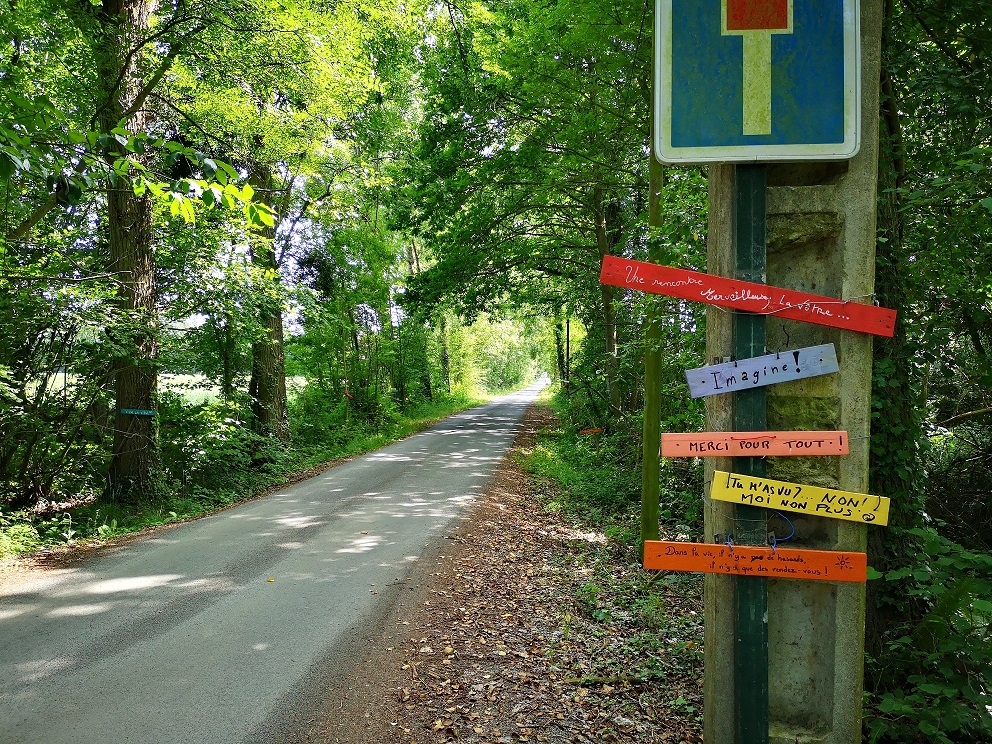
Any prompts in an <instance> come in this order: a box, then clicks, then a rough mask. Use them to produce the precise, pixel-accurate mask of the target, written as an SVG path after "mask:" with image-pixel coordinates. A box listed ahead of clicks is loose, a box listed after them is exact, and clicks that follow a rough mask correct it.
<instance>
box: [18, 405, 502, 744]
mask: <svg viewBox="0 0 992 744" xmlns="http://www.w3.org/2000/svg"><path fill="white" fill-rule="evenodd" d="M507 410H513V408H512V407H507V408H501V407H500V406H499V405H492V404H491V405H489V406H485V407H483V408H481V409H475V410H474V411H469V412H465V413H463V414H460V415H457V416H454V417H452V418H449V419H447V420H446V421H444V422H442V423H441V424H440V425H439V426H436V427H434V428H433V429H429V430H427V431H425V432H421V433H419V434H415V435H413V436H412V437H408V438H407V439H406V440H403V441H402V442H399V443H397V444H394V445H391V446H390V447H386V448H384V449H382V450H380V451H378V452H374V453H371V454H370V455H367V456H365V457H361V458H356V459H354V460H351V461H349V462H347V463H344V464H342V465H339V466H337V467H335V468H332V469H330V470H328V471H326V472H324V473H321V474H320V475H318V476H316V477H315V478H312V479H310V480H308V481H304V482H301V483H298V484H294V485H290V486H285V487H283V488H281V489H279V490H278V491H277V492H275V493H272V494H270V495H268V496H266V497H263V498H259V499H255V500H253V501H250V502H247V503H245V504H242V505H240V506H236V507H233V508H230V509H226V510H223V511H220V512H218V513H216V514H214V515H213V516H211V517H208V518H205V519H202V520H197V521H195V522H189V523H185V524H181V525H177V526H174V527H172V528H169V529H166V530H163V531H161V532H158V533H157V534H155V535H152V536H150V537H149V538H147V539H143V540H135V541H133V542H131V543H128V544H126V545H121V546H119V547H117V548H115V549H113V550H112V551H109V552H108V553H107V554H106V555H101V556H97V557H95V558H93V559H90V560H87V561H85V562H83V563H80V564H76V567H71V568H68V569H65V570H59V571H53V572H50V573H44V574H39V579H38V580H36V581H30V582H27V583H23V584H20V585H18V586H15V587H9V588H8V589H7V590H6V591H5V589H4V587H2V586H0V732H6V731H7V730H8V728H7V727H9V725H10V723H11V722H14V723H16V722H17V721H18V720H19V718H20V717H22V716H26V715H27V713H25V712H24V711H29V710H32V709H36V708H37V709H41V708H44V707H50V706H48V702H49V701H58V706H60V707H61V709H64V710H67V711H87V713H86V714H87V715H92V716H95V717H99V720H100V721H107V722H110V723H108V724H107V725H111V724H112V723H113V722H114V721H117V718H116V717H115V715H116V713H115V711H120V710H125V709H127V710H136V709H137V707H133V706H132V705H131V702H130V701H132V700H133V699H134V697H135V696H137V698H138V699H139V700H141V701H142V702H141V706H143V707H141V710H142V715H144V716H152V717H154V716H157V715H160V713H161V711H162V710H163V706H162V701H163V700H169V701H170V703H169V704H170V705H171V706H173V707H175V708H176V709H177V710H184V711H194V714H195V711H198V710H199V707H198V706H200V705H201V703H202V701H203V700H204V699H205V697H209V696H210V695H211V694H213V692H215V691H216V690H218V689H232V690H234V689H237V690H246V689H247V690H254V689H256V687H257V689H259V690H267V689H269V688H270V687H272V685H273V680H275V679H279V680H281V682H279V684H281V685H283V688H282V689H288V688H289V687H290V686H292V685H293V684H296V682H297V681H298V680H299V679H300V678H301V677H302V676H303V675H305V674H306V673H307V670H308V669H309V668H310V667H311V665H313V664H314V663H316V659H317V658H318V657H319V656H321V655H323V654H326V653H328V649H330V648H332V647H333V646H334V645H335V644H341V643H342V640H341V639H342V638H347V637H353V636H354V634H355V633H356V632H357V631H356V627H361V626H362V624H363V623H369V622H370V619H369V618H372V617H375V616H376V614H375V613H377V612H382V611H383V610H382V609H381V608H382V607H388V606H390V603H393V602H396V601H398V600H397V597H398V596H399V595H400V592H402V591H404V590H405V589H406V588H407V587H409V586H411V585H410V583H408V582H410V580H411V578H410V577H412V576H416V575H418V574H417V573H415V570H414V567H415V566H416V565H417V564H418V562H421V561H422V560H423V559H422V557H421V554H422V551H424V550H425V549H431V546H432V545H433V546H436V545H437V543H439V542H440V540H441V536H442V535H443V534H446V530H450V529H451V525H452V523H453V521H456V520H457V519H458V518H459V517H464V516H465V515H467V514H468V513H469V511H468V510H469V508H470V507H471V505H472V503H473V502H474V501H475V499H476V498H477V497H478V496H479V495H480V494H481V493H482V491H483V489H484V488H485V485H486V483H487V481H488V479H489V478H491V477H492V473H493V471H494V469H495V466H496V465H497V463H498V462H499V460H500V458H501V457H502V455H503V451H504V448H505V446H506V445H507V444H509V442H510V441H511V440H512V438H513V436H514V434H515V427H516V421H517V420H518V416H517V415H504V414H503V413H502V412H503V411H507ZM517 410H518V411H519V410H522V409H519V408H518V409H517ZM430 554H431V553H430V552H428V553H426V555H430ZM417 570H418V571H423V570H427V569H426V568H420V569H417ZM110 679H113V681H112V682H110V681H107V680H110ZM97 688H99V691H98V692H94V690H95V689H97ZM266 694H268V693H266ZM280 694H281V693H280ZM236 695H240V696H241V698H239V699H242V698H243V699H245V700H254V697H253V695H254V693H245V692H238V693H236ZM139 707H140V706H139ZM231 709H232V710H234V707H233V706H232V708H231ZM268 709H269V708H268V707H267V704H263V705H260V706H257V707H254V706H253V707H248V708H243V707H238V708H237V712H236V713H231V716H232V717H236V718H237V720H238V725H240V724H241V723H242V722H245V721H257V720H258V719H259V716H264V715H266V713H265V711H266V710H268ZM5 711H6V712H5ZM163 715H165V714H163ZM57 720H58V722H59V726H61V727H62V728H60V729H59V731H60V732H62V731H63V730H64V731H65V732H66V733H65V735H64V736H62V735H61V734H60V736H59V737H57V738H56V739H55V740H56V741H58V742H59V744H71V742H72V741H74V740H73V738H72V736H73V734H72V732H73V731H74V728H73V727H74V726H75V723H76V722H75V721H73V720H70V717H69V716H68V715H63V716H62V717H61V718H58V719H57ZM204 720H206V719H204ZM45 723H47V722H42V723H41V725H44V724H45ZM203 725H204V726H207V725H212V724H210V722H207V723H204V724H203ZM253 725H254V724H253ZM114 730H115V731H117V729H114ZM246 730H247V729H246ZM49 733H50V731H49V730H48V729H46V730H45V736H46V737H47V736H48V734H49ZM4 736H5V733H0V740H4V741H5V739H4ZM125 738H126V737H125ZM43 740H44V742H45V744H49V739H47V738H44V737H43ZM111 740H125V739H122V738H120V737H118V738H116V739H115V738H113V737H108V738H107V741H111ZM148 740H152V739H148ZM155 740H167V739H162V738H161V737H160V738H158V739H155ZM187 740H191V741H192V740H193V739H187ZM198 740H200V741H216V740H217V739H216V737H213V738H209V737H208V738H200V739H198ZM243 740H248V739H244V738H243V737H242V738H238V739H237V741H243ZM38 741H42V739H39V740H38Z"/></svg>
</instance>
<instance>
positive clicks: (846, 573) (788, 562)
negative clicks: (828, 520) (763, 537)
mask: <svg viewBox="0 0 992 744" xmlns="http://www.w3.org/2000/svg"><path fill="white" fill-rule="evenodd" d="M644 568H647V569H652V570H657V571H699V572H702V573H718V574H736V575H738V576H760V577H763V578H766V579H807V580H810V581H849V582H861V583H864V582H865V581H866V580H867V579H868V555H867V554H866V553H848V552H846V551H840V550H796V549H791V550H790V549H788V548H775V549H774V550H773V549H772V548H768V547H745V546H743V545H734V546H733V547H730V546H729V545H722V544H720V545H716V544H712V543H687V542H664V541H659V540H648V541H647V542H645V543H644Z"/></svg>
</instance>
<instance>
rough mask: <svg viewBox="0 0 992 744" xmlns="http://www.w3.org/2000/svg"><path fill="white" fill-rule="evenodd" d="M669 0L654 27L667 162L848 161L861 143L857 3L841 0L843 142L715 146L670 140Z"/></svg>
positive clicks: (659, 139) (660, 140) (657, 103)
mask: <svg viewBox="0 0 992 744" xmlns="http://www.w3.org/2000/svg"><path fill="white" fill-rule="evenodd" d="M672 1H673V0H656V2H655V29H654V120H655V127H654V142H653V143H652V144H653V146H654V153H655V157H656V158H657V159H658V160H659V161H660V162H662V163H668V164H670V165H688V164H692V163H754V162H789V161H793V160H849V159H851V158H853V157H854V156H855V155H857V154H858V151H859V150H860V148H861V7H860V2H859V0H844V110H845V112H853V115H847V116H845V122H844V141H843V142H832V143H829V144H812V145H811V144H806V145H804V144H788V145H716V146H712V147H673V146H672V145H671V144H668V143H670V142H671V139H672V129H671V127H672V97H671V93H672Z"/></svg>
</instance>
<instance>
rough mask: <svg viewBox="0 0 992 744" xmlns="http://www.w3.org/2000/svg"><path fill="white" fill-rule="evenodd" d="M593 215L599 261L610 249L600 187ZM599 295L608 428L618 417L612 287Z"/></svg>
mask: <svg viewBox="0 0 992 744" xmlns="http://www.w3.org/2000/svg"><path fill="white" fill-rule="evenodd" d="M593 211H594V213H595V218H596V246H597V248H599V256H600V258H603V257H605V256H607V255H609V254H610V252H611V249H612V247H613V246H612V245H611V241H610V231H609V227H608V225H607V219H606V207H605V204H604V201H603V189H602V187H600V186H596V187H595V188H594V189H593ZM599 291H600V299H601V301H602V302H601V304H602V315H603V339H604V341H605V347H606V365H605V367H606V387H607V393H608V395H609V401H610V414H609V415H610V421H609V422H606V423H607V424H612V423H613V422H614V421H616V420H617V419H618V418H619V417H620V385H619V380H618V376H619V375H618V370H619V367H620V360H619V359H618V358H617V323H616V314H615V312H614V310H613V298H614V291H613V287H612V286H610V285H608V284H602V283H601V284H600V285H599Z"/></svg>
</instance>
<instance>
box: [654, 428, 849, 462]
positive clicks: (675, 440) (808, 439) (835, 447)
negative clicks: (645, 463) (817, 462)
mask: <svg viewBox="0 0 992 744" xmlns="http://www.w3.org/2000/svg"><path fill="white" fill-rule="evenodd" d="M850 453H851V447H850V439H849V438H848V436H847V432H846V431H716V432H709V431H707V432H701V433H693V434H662V435H661V456H662V457H768V456H773V457H795V456H803V457H808V456H811V455H849V454H850Z"/></svg>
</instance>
